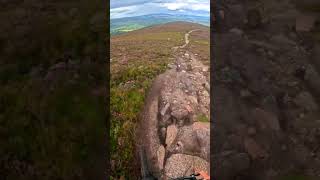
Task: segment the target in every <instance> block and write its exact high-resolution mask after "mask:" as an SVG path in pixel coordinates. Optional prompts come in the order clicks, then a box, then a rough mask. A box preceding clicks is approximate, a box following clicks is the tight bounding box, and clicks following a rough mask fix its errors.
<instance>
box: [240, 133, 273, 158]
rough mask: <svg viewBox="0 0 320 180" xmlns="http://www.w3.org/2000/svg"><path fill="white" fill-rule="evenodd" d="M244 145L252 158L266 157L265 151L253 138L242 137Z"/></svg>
mask: <svg viewBox="0 0 320 180" xmlns="http://www.w3.org/2000/svg"><path fill="white" fill-rule="evenodd" d="M244 147H245V149H246V151H247V152H248V154H249V155H250V156H251V158H252V159H254V160H255V159H259V158H266V157H267V156H268V154H267V152H266V151H265V150H264V149H263V148H262V147H261V146H260V145H259V144H258V143H257V142H256V141H255V140H254V139H253V138H250V137H247V138H245V139H244Z"/></svg>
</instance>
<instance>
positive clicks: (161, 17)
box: [110, 13, 210, 35]
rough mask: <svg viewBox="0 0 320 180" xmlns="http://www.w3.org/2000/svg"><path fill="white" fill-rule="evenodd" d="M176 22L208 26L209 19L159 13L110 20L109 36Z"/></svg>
mask: <svg viewBox="0 0 320 180" xmlns="http://www.w3.org/2000/svg"><path fill="white" fill-rule="evenodd" d="M176 21H183V22H192V23H197V24H201V25H205V26H210V17H205V16H193V15H171V14H161V13H160V14H149V15H143V16H135V17H125V18H117V19H112V20H111V23H110V34H111V35H116V34H122V33H125V32H129V31H133V30H137V29H142V28H145V27H149V26H154V25H157V24H166V23H169V22H176Z"/></svg>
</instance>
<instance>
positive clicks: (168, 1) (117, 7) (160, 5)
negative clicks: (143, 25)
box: [110, 0, 210, 19]
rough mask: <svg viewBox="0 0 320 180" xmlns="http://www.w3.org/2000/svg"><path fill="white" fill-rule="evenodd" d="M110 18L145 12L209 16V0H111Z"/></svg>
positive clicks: (137, 14) (139, 14)
mask: <svg viewBox="0 0 320 180" xmlns="http://www.w3.org/2000/svg"><path fill="white" fill-rule="evenodd" d="M110 5H111V6H110V18H111V19H115V18H122V17H131V16H141V15H147V14H158V13H166V14H185V15H196V16H207V17H209V16H210V0H111V2H110Z"/></svg>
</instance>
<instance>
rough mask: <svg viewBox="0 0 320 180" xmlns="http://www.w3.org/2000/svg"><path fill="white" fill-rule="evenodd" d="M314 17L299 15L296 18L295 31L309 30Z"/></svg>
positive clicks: (314, 20)
mask: <svg viewBox="0 0 320 180" xmlns="http://www.w3.org/2000/svg"><path fill="white" fill-rule="evenodd" d="M316 20H317V19H316V17H315V16H312V15H299V16H298V17H297V18H296V31H298V32H309V31H311V30H312V29H313V27H314V25H315V22H316Z"/></svg>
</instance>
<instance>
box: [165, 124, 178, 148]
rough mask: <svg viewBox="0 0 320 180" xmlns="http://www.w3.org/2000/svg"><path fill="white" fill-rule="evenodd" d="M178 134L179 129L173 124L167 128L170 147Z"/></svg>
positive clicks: (167, 140) (167, 139)
mask: <svg viewBox="0 0 320 180" xmlns="http://www.w3.org/2000/svg"><path fill="white" fill-rule="evenodd" d="M177 134H178V128H177V127H176V125H174V124H172V125H170V126H168V127H167V135H166V145H167V146H168V147H170V146H171V144H172V142H173V141H174V140H175V139H176V137H177Z"/></svg>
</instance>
